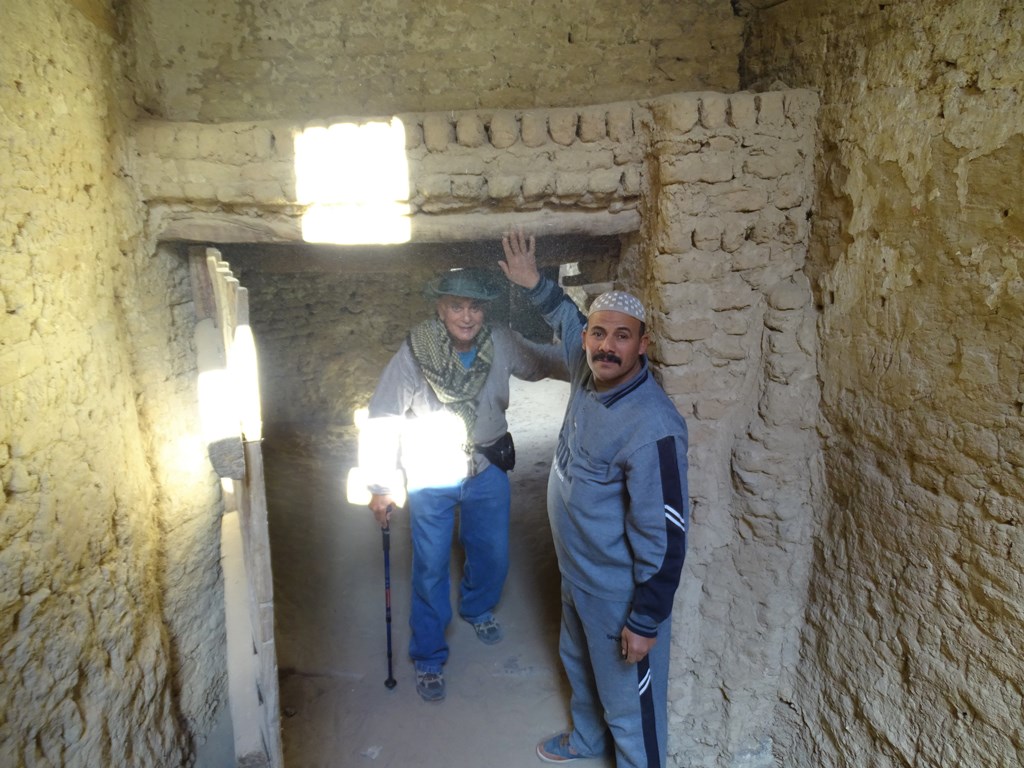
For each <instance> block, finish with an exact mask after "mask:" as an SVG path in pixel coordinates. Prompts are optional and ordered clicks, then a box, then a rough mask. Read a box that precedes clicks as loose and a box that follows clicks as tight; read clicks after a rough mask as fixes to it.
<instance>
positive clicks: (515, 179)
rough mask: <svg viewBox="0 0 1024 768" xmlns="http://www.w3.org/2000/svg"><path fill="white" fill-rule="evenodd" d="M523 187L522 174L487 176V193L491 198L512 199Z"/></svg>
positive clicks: (517, 195)
mask: <svg viewBox="0 0 1024 768" xmlns="http://www.w3.org/2000/svg"><path fill="white" fill-rule="evenodd" d="M522 189H523V177H522V176H488V177H487V194H488V196H490V197H491V199H493V200H513V199H515V198H517V197H519V194H520V193H521V192H522Z"/></svg>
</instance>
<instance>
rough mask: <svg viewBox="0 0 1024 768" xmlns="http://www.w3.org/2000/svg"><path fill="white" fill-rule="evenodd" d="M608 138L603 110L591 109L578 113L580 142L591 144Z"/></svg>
mask: <svg viewBox="0 0 1024 768" xmlns="http://www.w3.org/2000/svg"><path fill="white" fill-rule="evenodd" d="M607 136H608V124H607V118H606V113H605V110H604V108H603V107H602V108H595V107H591V108H588V109H584V110H582V111H581V112H580V123H579V137H580V141H583V142H587V143H591V142H594V141H601V140H602V139H604V138H606V137H607Z"/></svg>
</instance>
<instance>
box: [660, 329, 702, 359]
mask: <svg viewBox="0 0 1024 768" xmlns="http://www.w3.org/2000/svg"><path fill="white" fill-rule="evenodd" d="M655 335H656V338H655V339H654V341H653V344H652V346H653V350H652V351H651V353H650V354H651V356H652V357H653V358H654V359H655V360H656V361H657V362H659V363H661V364H662V365H689V364H690V363H692V362H693V344H690V343H689V342H674V341H669V340H668V339H667V338H662V333H661V332H660V330H659V331H657V332H656V334H655Z"/></svg>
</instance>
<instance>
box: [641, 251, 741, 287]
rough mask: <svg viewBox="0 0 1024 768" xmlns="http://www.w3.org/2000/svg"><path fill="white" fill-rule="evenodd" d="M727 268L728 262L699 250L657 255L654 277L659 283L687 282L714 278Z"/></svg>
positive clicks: (721, 274) (726, 270) (718, 276)
mask: <svg viewBox="0 0 1024 768" xmlns="http://www.w3.org/2000/svg"><path fill="white" fill-rule="evenodd" d="M728 270H729V265H728V263H727V262H726V261H725V260H724V259H722V258H715V257H714V256H711V255H709V254H707V253H701V252H700V251H690V252H688V253H681V254H678V255H665V256H659V257H658V258H657V260H656V261H655V262H654V277H655V279H657V281H658V282H659V283H687V282H701V281H708V280H716V279H719V278H721V277H723V276H724V275H725V273H726V272H728Z"/></svg>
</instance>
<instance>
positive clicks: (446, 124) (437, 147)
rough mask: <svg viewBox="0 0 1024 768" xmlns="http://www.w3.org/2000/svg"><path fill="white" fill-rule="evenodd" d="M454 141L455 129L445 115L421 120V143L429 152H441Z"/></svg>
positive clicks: (434, 115) (435, 115) (430, 116)
mask: <svg viewBox="0 0 1024 768" xmlns="http://www.w3.org/2000/svg"><path fill="white" fill-rule="evenodd" d="M453 141H455V127H454V126H453V125H452V123H451V121H450V120H449V119H448V118H447V116H445V115H438V114H431V115H427V116H426V117H425V118H423V143H424V144H425V145H426V147H427V149H428V150H430V151H431V152H443V151H444V150H446V149H448V145H450V144H451V143H452V142H453Z"/></svg>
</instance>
